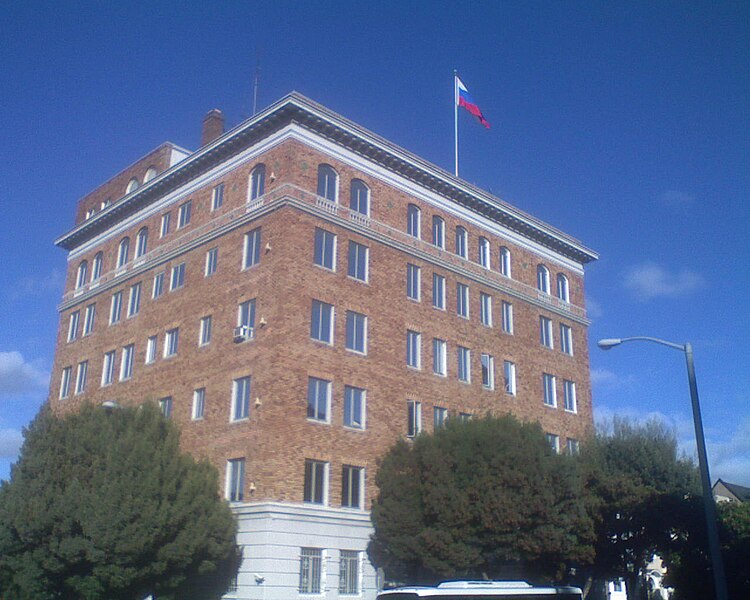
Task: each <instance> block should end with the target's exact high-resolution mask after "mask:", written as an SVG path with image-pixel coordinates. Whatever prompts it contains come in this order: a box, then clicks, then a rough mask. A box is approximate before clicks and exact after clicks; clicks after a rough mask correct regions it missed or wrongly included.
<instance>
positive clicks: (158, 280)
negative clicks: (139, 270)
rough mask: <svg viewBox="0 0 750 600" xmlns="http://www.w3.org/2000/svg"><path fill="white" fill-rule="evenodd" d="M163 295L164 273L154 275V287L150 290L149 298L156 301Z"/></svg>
mask: <svg viewBox="0 0 750 600" xmlns="http://www.w3.org/2000/svg"><path fill="white" fill-rule="evenodd" d="M163 293H164V271H160V272H159V273H157V274H156V275H154V285H153V287H152V288H151V298H152V299H154V300H156V299H157V298H158V297H159V296H161V295H162V294H163Z"/></svg>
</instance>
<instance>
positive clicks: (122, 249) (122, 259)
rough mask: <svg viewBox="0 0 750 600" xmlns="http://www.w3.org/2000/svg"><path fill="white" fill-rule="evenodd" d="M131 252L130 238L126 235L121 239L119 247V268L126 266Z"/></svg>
mask: <svg viewBox="0 0 750 600" xmlns="http://www.w3.org/2000/svg"><path fill="white" fill-rule="evenodd" d="M129 254H130V238H127V237H124V238H122V239H121V240H120V245H119V246H118V247H117V268H118V269H119V268H120V267H122V266H124V265H125V263H127V262H128V258H129Z"/></svg>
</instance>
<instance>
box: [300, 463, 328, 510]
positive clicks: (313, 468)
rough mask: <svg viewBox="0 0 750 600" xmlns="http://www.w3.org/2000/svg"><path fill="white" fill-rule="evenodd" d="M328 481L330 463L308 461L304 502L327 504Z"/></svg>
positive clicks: (306, 464)
mask: <svg viewBox="0 0 750 600" xmlns="http://www.w3.org/2000/svg"><path fill="white" fill-rule="evenodd" d="M327 479H328V463H325V462H322V461H319V460H310V459H306V460H305V489H304V501H305V502H309V503H310V504H326V501H327V500H328V498H327V495H328V494H327V493H326V492H327V488H328V481H327Z"/></svg>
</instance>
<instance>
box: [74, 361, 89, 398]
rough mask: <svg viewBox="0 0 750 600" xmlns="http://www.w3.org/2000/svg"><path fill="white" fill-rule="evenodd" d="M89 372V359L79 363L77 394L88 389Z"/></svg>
mask: <svg viewBox="0 0 750 600" xmlns="http://www.w3.org/2000/svg"><path fill="white" fill-rule="evenodd" d="M88 373H89V361H87V360H84V361H82V362H79V363H78V370H77V372H76V394H82V393H83V392H84V391H86V378H87V377H88Z"/></svg>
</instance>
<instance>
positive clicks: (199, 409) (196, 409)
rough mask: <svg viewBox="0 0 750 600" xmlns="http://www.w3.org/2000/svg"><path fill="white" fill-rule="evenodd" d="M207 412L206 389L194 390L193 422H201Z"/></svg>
mask: <svg viewBox="0 0 750 600" xmlns="http://www.w3.org/2000/svg"><path fill="white" fill-rule="evenodd" d="M205 410H206V388H198V389H197V390H193V412H192V418H193V421H200V420H201V419H203V414H204V412H205Z"/></svg>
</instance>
